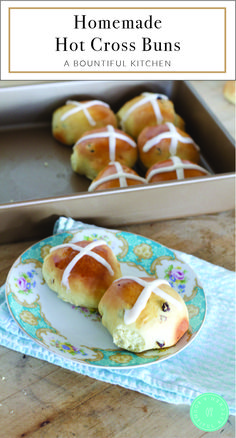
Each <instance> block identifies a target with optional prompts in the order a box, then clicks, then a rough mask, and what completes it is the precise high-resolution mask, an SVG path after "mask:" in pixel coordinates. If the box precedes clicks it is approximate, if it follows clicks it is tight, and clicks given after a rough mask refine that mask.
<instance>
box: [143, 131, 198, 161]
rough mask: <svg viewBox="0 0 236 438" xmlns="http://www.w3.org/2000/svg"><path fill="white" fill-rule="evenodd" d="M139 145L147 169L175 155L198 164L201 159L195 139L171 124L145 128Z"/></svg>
mask: <svg viewBox="0 0 236 438" xmlns="http://www.w3.org/2000/svg"><path fill="white" fill-rule="evenodd" d="M137 145H138V153H139V159H140V162H141V163H142V165H143V166H144V167H145V168H146V169H149V167H151V166H152V165H153V164H155V163H157V162H159V161H165V160H168V158H170V157H172V156H173V155H176V156H177V157H180V158H182V160H189V161H192V162H193V163H198V162H199V159H200V152H199V147H198V146H197V145H196V143H195V142H194V141H193V139H192V138H191V137H190V136H189V135H188V134H187V133H186V132H184V131H182V130H181V129H179V128H177V127H176V126H174V125H173V123H170V122H166V123H164V124H163V125H159V126H149V127H146V128H144V129H143V130H142V132H141V133H140V134H139V137H138V141H137Z"/></svg>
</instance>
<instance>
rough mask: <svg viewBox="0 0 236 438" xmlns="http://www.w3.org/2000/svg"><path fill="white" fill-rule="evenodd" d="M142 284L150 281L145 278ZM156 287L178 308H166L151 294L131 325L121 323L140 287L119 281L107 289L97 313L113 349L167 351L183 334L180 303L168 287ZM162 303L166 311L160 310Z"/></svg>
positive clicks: (183, 315) (185, 318) (184, 314)
mask: <svg viewBox="0 0 236 438" xmlns="http://www.w3.org/2000/svg"><path fill="white" fill-rule="evenodd" d="M143 280H145V281H153V279H151V278H146V277H145V278H143ZM158 287H159V288H160V289H161V290H162V291H164V292H165V293H166V294H167V296H169V297H172V298H174V299H175V300H177V301H178V303H179V306H178V307H175V306H174V305H173V304H171V302H170V303H169V304H168V303H166V300H165V299H164V298H162V297H160V296H158V295H156V294H155V293H151V295H150V297H149V299H148V301H147V303H146V306H145V308H144V309H143V310H142V311H141V313H140V314H139V316H138V318H137V319H136V321H135V322H132V323H131V324H126V323H125V322H124V314H125V311H126V310H127V309H131V308H132V307H133V306H134V305H135V303H136V301H137V299H138V297H139V296H140V294H141V293H142V291H143V286H141V285H140V284H138V283H137V282H136V281H135V280H133V279H127V278H120V279H118V280H116V281H115V282H113V283H112V285H111V286H110V287H109V288H108V290H107V291H106V293H105V294H104V295H103V297H102V299H101V301H100V303H99V307H98V309H99V312H100V314H101V315H102V323H103V325H104V326H105V327H106V328H107V329H108V331H109V332H110V333H111V335H112V336H113V341H114V343H115V344H116V345H118V346H120V347H122V348H125V349H128V350H130V351H135V352H141V351H145V350H148V349H158V348H162V347H170V346H172V345H174V344H176V342H177V341H178V340H179V339H180V338H181V337H182V336H183V335H184V333H185V332H186V331H187V329H188V326H189V316H188V310H187V307H186V305H185V303H184V301H183V299H182V298H181V297H180V295H179V294H178V293H177V292H176V291H175V290H174V289H173V288H172V287H171V286H169V285H166V284H162V285H160V286H158ZM164 303H165V305H166V308H164V307H163V305H164ZM166 309H167V310H168V311H166Z"/></svg>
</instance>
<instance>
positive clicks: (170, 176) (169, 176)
mask: <svg viewBox="0 0 236 438" xmlns="http://www.w3.org/2000/svg"><path fill="white" fill-rule="evenodd" d="M181 162H182V163H183V165H184V164H187V165H189V164H190V165H193V166H198V165H196V164H195V163H192V162H190V161H188V160H181ZM169 166H173V161H172V160H171V159H170V160H165V161H161V162H159V163H155V164H153V166H151V167H150V168H149V169H148V171H147V173H146V179H147V182H148V183H153V182H162V181H171V180H177V179H178V176H177V172H176V170H170V171H168V172H166V171H165V169H166V167H169ZM198 167H199V168H197V169H184V179H185V178H194V177H198V176H206V175H208V172H207V171H206V170H205V169H204V168H203V167H201V166H198ZM156 169H157V170H160V171H161V172H160V173H157V174H154V175H153V176H151V175H152V173H154V171H155V170H156ZM179 179H183V178H179Z"/></svg>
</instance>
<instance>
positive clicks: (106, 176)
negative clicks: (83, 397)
mask: <svg viewBox="0 0 236 438" xmlns="http://www.w3.org/2000/svg"><path fill="white" fill-rule="evenodd" d="M139 184H146V180H145V179H144V178H142V177H141V176H139V175H138V174H137V173H136V172H135V171H134V170H133V169H130V167H127V166H124V165H122V164H120V163H119V162H118V161H114V162H111V163H109V164H108V166H106V167H104V169H103V170H101V172H99V174H98V175H97V177H96V178H95V179H94V180H93V182H92V183H91V184H90V186H89V188H88V191H89V192H93V191H97V190H107V189H112V188H117V187H128V186H134V185H139Z"/></svg>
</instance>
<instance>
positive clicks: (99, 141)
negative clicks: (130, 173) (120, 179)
mask: <svg viewBox="0 0 236 438" xmlns="http://www.w3.org/2000/svg"><path fill="white" fill-rule="evenodd" d="M137 157H138V149H137V145H136V143H135V141H134V140H133V139H132V138H131V137H130V136H129V135H127V134H126V133H125V132H122V131H120V130H119V129H115V128H114V127H113V126H111V125H108V126H106V127H105V128H100V129H94V130H93V131H88V132H86V133H84V135H82V136H81V137H80V139H79V140H78V141H77V142H76V144H75V145H74V147H73V153H72V155H71V166H72V169H73V170H74V171H75V172H77V173H79V174H81V175H85V176H86V177H87V178H89V179H94V178H96V176H97V175H98V173H99V172H100V171H101V170H102V169H104V167H106V166H107V165H108V164H109V163H110V161H119V162H120V163H121V164H124V165H126V166H128V167H131V168H132V167H133V166H134V165H135V163H136V161H137Z"/></svg>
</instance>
